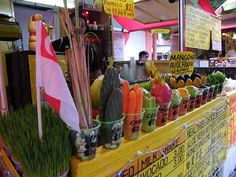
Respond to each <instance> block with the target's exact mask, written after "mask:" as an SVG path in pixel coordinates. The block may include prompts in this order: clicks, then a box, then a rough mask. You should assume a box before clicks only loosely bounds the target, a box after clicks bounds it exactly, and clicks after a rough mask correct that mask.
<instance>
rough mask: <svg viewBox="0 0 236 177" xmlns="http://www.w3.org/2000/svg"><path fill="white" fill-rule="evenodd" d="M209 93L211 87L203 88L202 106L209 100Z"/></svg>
mask: <svg viewBox="0 0 236 177" xmlns="http://www.w3.org/2000/svg"><path fill="white" fill-rule="evenodd" d="M208 92H209V87H206V88H203V93H202V103H201V105H204V104H206V102H207V98H208Z"/></svg>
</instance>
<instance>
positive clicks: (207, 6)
mask: <svg viewBox="0 0 236 177" xmlns="http://www.w3.org/2000/svg"><path fill="white" fill-rule="evenodd" d="M198 5H199V6H200V7H201V8H202V9H203V10H205V11H206V12H209V13H210V14H212V15H216V13H215V11H214V9H213V8H212V6H211V2H210V1H209V0H198Z"/></svg>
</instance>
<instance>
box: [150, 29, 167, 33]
mask: <svg viewBox="0 0 236 177" xmlns="http://www.w3.org/2000/svg"><path fill="white" fill-rule="evenodd" d="M151 33H165V34H168V33H170V30H169V29H152V30H151Z"/></svg>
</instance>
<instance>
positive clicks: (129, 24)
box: [113, 0, 216, 32]
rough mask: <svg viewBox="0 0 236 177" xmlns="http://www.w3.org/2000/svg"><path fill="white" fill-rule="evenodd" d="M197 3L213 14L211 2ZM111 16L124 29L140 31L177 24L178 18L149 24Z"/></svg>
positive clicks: (199, 0)
mask: <svg viewBox="0 0 236 177" xmlns="http://www.w3.org/2000/svg"><path fill="white" fill-rule="evenodd" d="M198 5H199V6H200V7H201V8H202V9H203V10H205V11H206V12H208V13H211V14H213V15H216V14H215V11H214V9H213V8H212V6H211V3H210V1H209V0H198ZM113 18H114V19H115V20H116V21H117V22H118V23H119V24H120V25H121V26H123V27H124V28H125V29H126V30H128V31H130V32H131V31H140V30H147V29H153V28H163V27H168V26H174V25H177V24H178V19H176V20H170V21H165V22H157V23H151V24H143V23H140V22H138V21H136V20H132V19H129V18H125V17H119V16H115V15H114V16H113Z"/></svg>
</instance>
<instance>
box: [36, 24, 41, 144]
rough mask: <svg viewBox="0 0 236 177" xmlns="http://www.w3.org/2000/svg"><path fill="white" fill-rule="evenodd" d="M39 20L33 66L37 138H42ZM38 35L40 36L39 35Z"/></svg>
mask: <svg viewBox="0 0 236 177" xmlns="http://www.w3.org/2000/svg"><path fill="white" fill-rule="evenodd" d="M41 23H42V22H41V21H38V22H36V24H35V25H36V36H37V40H36V55H35V56H36V57H35V60H36V61H35V65H36V66H35V68H36V99H37V118H38V132H39V139H40V140H42V136H43V128H42V111H41V88H40V86H41V85H40V84H39V83H41V71H40V70H41V62H40V58H39V54H38V53H40V55H41V51H40V48H41V46H40V44H41V33H42V32H41V30H42V29H41V28H39V27H41ZM39 36H40V37H39Z"/></svg>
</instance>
